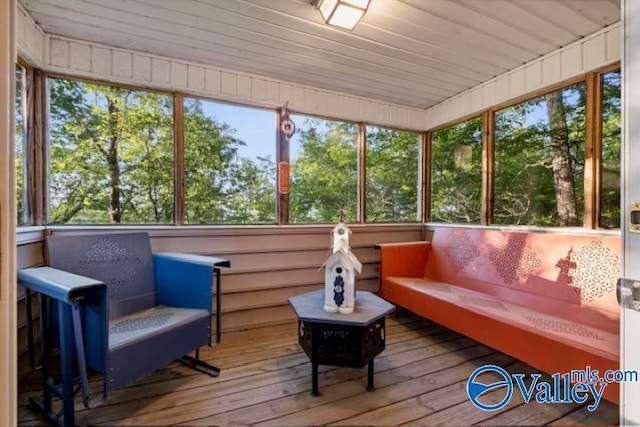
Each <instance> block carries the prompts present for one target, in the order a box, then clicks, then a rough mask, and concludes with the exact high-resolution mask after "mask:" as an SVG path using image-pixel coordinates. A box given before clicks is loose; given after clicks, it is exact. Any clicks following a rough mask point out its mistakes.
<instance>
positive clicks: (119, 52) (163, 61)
mask: <svg viewBox="0 0 640 427" xmlns="http://www.w3.org/2000/svg"><path fill="white" fill-rule="evenodd" d="M42 68H44V69H45V70H48V71H51V72H54V73H61V74H69V75H75V76H81V77H87V78H93V79H100V80H105V81H109V82H116V83H123V84H129V85H135V86H140V87H147V88H155V89H161V90H167V91H175V90H178V91H180V92H184V93H188V94H193V95H200V96H205V97H210V98H215V99H221V100H227V101H232V102H238V103H242V104H246V105H254V106H262V107H270V108H279V107H282V106H283V105H284V104H285V103H286V102H288V103H289V109H290V110H292V111H296V112H300V113H306V114H312V115H320V116H327V117H335V118H340V119H345V120H352V121H366V122H369V123H375V124H380V125H387V126H394V127H399V128H406V129H418V128H420V127H422V124H423V122H424V110H421V109H417V108H412V107H404V106H399V105H394V104H389V103H385V102H381V101H376V100H371V99H366V98H361V97H357V96H351V95H346V94H341V93H338V92H332V91H328V90H323V89H318V88H313V87H307V86H302V85H298V84H293V83H288V82H284V81H280V80H275V79H271V78H267V77H262V76H256V75H251V74H245V73H239V72H236V71H232V70H226V69H221V68H217V67H213V66H209V65H203V64H198V63H193V62H188V61H181V60H176V59H172V58H167V57H162V56H157V55H150V54H146V53H142V52H136V51H131V50H125V49H119V48H113V47H109V46H104V45H99V44H95V43H89V42H84V41H80V40H73V39H68V38H64V37H59V36H49V35H47V36H46V37H45V56H44V64H43V67H42Z"/></svg>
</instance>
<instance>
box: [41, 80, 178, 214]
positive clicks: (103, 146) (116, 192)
mask: <svg viewBox="0 0 640 427" xmlns="http://www.w3.org/2000/svg"><path fill="white" fill-rule="evenodd" d="M49 90H50V127H49V134H50V170H51V179H50V194H51V199H50V221H51V222H58V223H67V222H71V223H170V222H173V116H172V108H173V99H172V98H171V97H169V96H165V95H160V94H157V93H151V92H143V91H132V90H128V89H122V88H114V87H109V86H103V85H97V84H91V83H81V82H75V81H69V80H62V79H51V80H49Z"/></svg>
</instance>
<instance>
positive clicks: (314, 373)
mask: <svg viewBox="0 0 640 427" xmlns="http://www.w3.org/2000/svg"><path fill="white" fill-rule="evenodd" d="M311 395H312V396H319V395H320V392H319V391H318V364H317V363H316V362H311Z"/></svg>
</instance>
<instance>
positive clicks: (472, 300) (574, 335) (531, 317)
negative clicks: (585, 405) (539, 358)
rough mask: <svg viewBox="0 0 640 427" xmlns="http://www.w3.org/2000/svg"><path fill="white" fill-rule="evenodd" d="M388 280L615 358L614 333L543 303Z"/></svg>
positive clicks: (410, 294)
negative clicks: (525, 304)
mask: <svg viewBox="0 0 640 427" xmlns="http://www.w3.org/2000/svg"><path fill="white" fill-rule="evenodd" d="M387 283H389V284H391V286H390V288H391V289H393V290H395V291H399V292H400V293H403V294H405V295H406V296H408V297H409V298H416V297H417V296H418V295H424V297H427V298H433V299H436V300H438V301H441V302H442V303H447V304H449V306H450V307H459V308H461V309H465V310H469V311H472V312H475V313H477V314H478V315H480V316H482V317H485V318H490V319H493V320H495V321H498V322H501V323H505V324H508V325H511V326H514V327H517V328H518V329H522V330H525V331H528V332H530V333H533V334H536V335H542V336H544V337H545V338H547V339H553V340H556V341H559V342H561V343H564V344H565V345H567V346H570V347H575V348H579V349H582V350H585V351H588V352H590V353H593V354H598V355H600V356H602V357H604V358H606V359H609V360H615V361H617V360H618V355H619V342H618V335H617V334H613V333H611V332H608V331H605V330H603V329H599V328H595V327H593V326H590V325H586V324H581V323H576V322H572V321H569V320H566V318H565V316H564V315H563V314H562V313H559V314H558V315H557V316H555V315H553V314H550V313H545V312H544V307H540V308H541V310H532V309H529V308H527V307H523V306H521V305H518V304H514V303H512V302H509V301H505V300H502V299H500V298H498V297H495V296H492V295H489V294H485V293H482V292H477V291H474V290H471V289H466V288H462V287H460V286H455V285H451V284H448V283H443V282H438V281H434V280H429V279H417V278H408V277H389V278H387ZM391 299H393V298H391ZM450 315H451V316H453V317H455V316H456V313H455V312H453V311H450ZM479 327H480V326H479Z"/></svg>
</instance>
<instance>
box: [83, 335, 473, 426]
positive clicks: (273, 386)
mask: <svg viewBox="0 0 640 427" xmlns="http://www.w3.org/2000/svg"><path fill="white" fill-rule="evenodd" d="M458 337H459V336H458ZM449 338H450V337H449ZM434 340H435V339H434ZM474 345H476V344H475V343H474V342H473V341H472V340H469V339H467V338H456V339H455V340H453V341H444V342H442V343H438V342H436V343H434V344H432V345H428V346H426V347H420V348H417V349H414V350H409V351H405V352H400V353H395V354H393V353H392V352H390V354H389V355H387V354H385V353H383V355H381V356H379V360H377V362H378V363H377V364H376V365H378V369H380V370H386V369H392V368H393V367H395V366H402V365H405V364H409V366H408V367H405V368H406V369H407V370H408V369H410V367H411V364H415V363H416V362H421V361H423V360H424V359H426V358H431V357H434V356H436V355H443V354H444V355H446V354H448V353H449V352H450V351H451V350H452V349H455V348H462V349H464V348H467V347H469V346H474ZM300 357H302V358H304V363H303V364H302V365H299V366H295V367H293V368H288V369H286V370H279V371H277V372H269V373H265V374H260V375H255V376H251V377H248V378H245V377H243V378H240V379H239V380H232V381H226V382H220V383H219V384H211V385H208V386H204V387H200V388H196V389H191V390H185V391H182V392H181V393H180V394H179V395H176V394H171V395H164V396H158V397H156V398H154V399H153V400H152V401H150V402H148V404H147V405H146V406H145V407H144V408H140V409H138V408H136V405H138V404H139V400H138V401H134V402H130V403H128V404H127V409H131V410H135V411H136V412H137V415H140V416H136V417H133V418H127V419H123V420H121V421H122V423H123V424H133V425H137V424H140V423H145V422H151V423H161V422H168V423H181V422H190V421H191V420H194V419H199V418H203V417H207V416H210V415H215V414H218V413H221V412H225V411H230V410H233V409H237V408H241V407H248V406H250V405H254V404H257V403H262V402H265V401H268V400H272V399H274V398H276V397H282V396H288V395H291V394H296V393H300V392H307V393H308V392H310V390H311V375H310V373H311V368H310V363H309V362H308V359H306V356H305V355H304V354H303V353H300ZM320 368H321V373H320V376H319V380H320V386H321V387H323V386H324V385H326V384H331V383H333V382H332V381H334V382H341V381H346V380H348V379H356V380H358V381H359V382H361V383H363V382H364V375H365V373H366V372H365V370H362V369H357V370H348V369H338V370H337V371H339V372H334V371H336V369H335V368H333V369H331V368H330V367H325V366H321V367H320ZM345 375H346V377H345ZM361 387H362V385H361ZM176 407H180V409H181V411H180V412H177V411H175V409H174V408H176ZM121 409H122V408H121ZM120 412H122V411H120ZM125 412H130V411H125ZM144 414H149V415H148V416H147V415H144ZM91 420H92V421H91V423H93V420H94V418H91ZM87 421H89V420H87ZM102 421H103V420H102V419H100V420H99V422H102ZM104 421H109V422H112V421H113V422H115V421H116V420H115V419H108V420H104ZM118 422H120V421H118Z"/></svg>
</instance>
